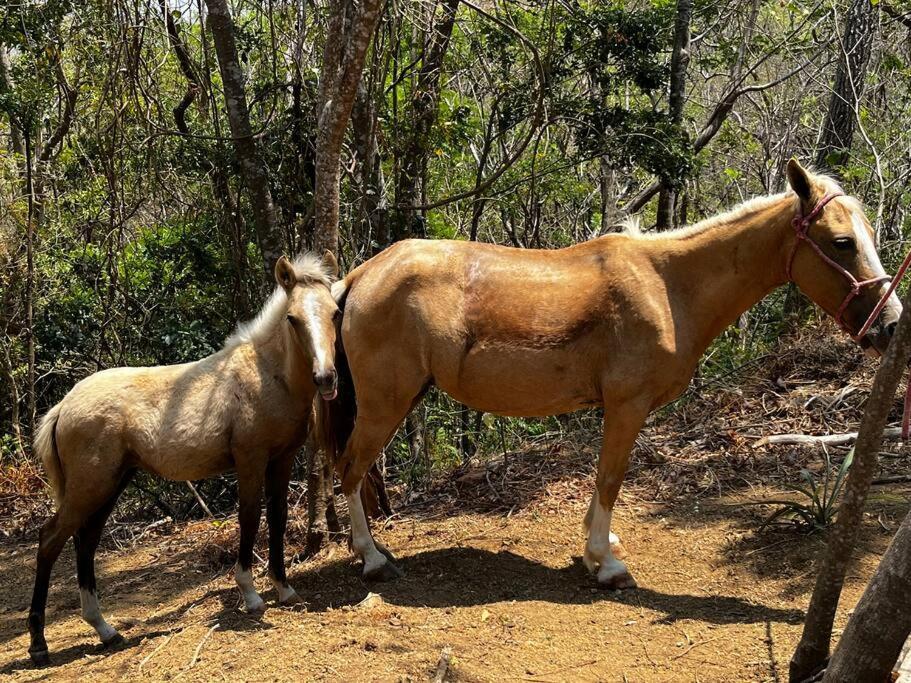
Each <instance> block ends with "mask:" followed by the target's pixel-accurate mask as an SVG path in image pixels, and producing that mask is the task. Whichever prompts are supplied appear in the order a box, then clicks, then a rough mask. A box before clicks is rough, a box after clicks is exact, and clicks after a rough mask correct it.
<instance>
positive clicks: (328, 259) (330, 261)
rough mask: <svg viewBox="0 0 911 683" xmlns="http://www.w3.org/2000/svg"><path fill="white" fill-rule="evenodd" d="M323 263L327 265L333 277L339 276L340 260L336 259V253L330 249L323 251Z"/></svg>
mask: <svg viewBox="0 0 911 683" xmlns="http://www.w3.org/2000/svg"><path fill="white" fill-rule="evenodd" d="M323 265H324V266H326V268H327V269H328V270H329V274H330V275H332V277H338V261H336V260H335V254H333V253H332V252H331V251H329V250H328V249H326V251H324V252H323Z"/></svg>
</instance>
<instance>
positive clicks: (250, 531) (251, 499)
mask: <svg viewBox="0 0 911 683" xmlns="http://www.w3.org/2000/svg"><path fill="white" fill-rule="evenodd" d="M265 470H266V467H265V458H263V459H261V460H260V459H258V458H249V459H247V462H245V463H237V490H238V498H239V499H240V513H239V514H238V520H239V521H240V548H239V549H238V552H237V565H236V566H235V567H234V580H235V581H236V582H237V587H238V588H240V592H241V595H243V598H244V607H245V608H246V610H247V611H248V612H262V611H263V610H265V609H266V603H265V602H263V599H262V598H261V597H260V596H259V593H257V592H256V589H255V588H254V586H253V571H252V567H253V546H254V545H255V544H256V533H257V531H258V530H259V518H260V515H261V513H262V500H263V480H264V478H265Z"/></svg>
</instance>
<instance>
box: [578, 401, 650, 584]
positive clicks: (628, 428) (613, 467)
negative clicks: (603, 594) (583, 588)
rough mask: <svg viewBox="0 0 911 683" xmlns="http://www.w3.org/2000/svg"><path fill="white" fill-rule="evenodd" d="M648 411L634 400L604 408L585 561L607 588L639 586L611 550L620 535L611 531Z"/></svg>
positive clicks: (587, 524) (583, 557)
mask: <svg viewBox="0 0 911 683" xmlns="http://www.w3.org/2000/svg"><path fill="white" fill-rule="evenodd" d="M647 415H648V407H647V406H646V405H637V404H631V403H625V404H621V405H620V406H618V407H613V408H607V407H606V408H605V411H604V440H603V442H602V444H601V457H600V458H599V459H598V475H597V478H596V481H595V484H596V486H597V491H596V493H595V497H594V498H593V499H592V503H591V506H590V507H589V510H588V514H586V516H585V526H586V529H587V531H588V542H587V543H586V545H585V553H584V554H583V556H582V561H583V562H584V563H585V566H586V567H588V570H589V571H591V572H593V573H594V572H596V571H597V577H598V583H599V584H601V585H602V586H604V587H605V588H612V589H620V588H634V587H635V586H636V580H635V579H634V578H633V577H632V575H631V574H630V573H629V571H628V570H627V568H626V565H625V564H623V563H622V562H621V561H620V560H618V559H617V558H616V557H614V554H613V551H612V550H611V545H612V544H613V545H616V543H617V541H618V539H617V537H616V536H615V535H614V534H612V533H611V532H610V525H611V516H612V513H613V509H614V503H615V502H616V500H617V494H618V493H619V492H620V485H621V484H622V483H623V477H624V475H625V474H626V466H627V464H628V463H629V455H630V451H631V450H632V447H633V444H634V443H635V441H636V435H637V434H638V433H639V430H640V428H641V427H642V423H643V422H644V421H645V418H646V416H647Z"/></svg>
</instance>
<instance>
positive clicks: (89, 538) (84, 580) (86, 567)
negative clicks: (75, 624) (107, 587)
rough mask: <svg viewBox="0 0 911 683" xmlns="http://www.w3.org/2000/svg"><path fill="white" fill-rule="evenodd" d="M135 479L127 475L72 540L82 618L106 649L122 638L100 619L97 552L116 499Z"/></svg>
mask: <svg viewBox="0 0 911 683" xmlns="http://www.w3.org/2000/svg"><path fill="white" fill-rule="evenodd" d="M132 478H133V472H132V471H130V472H127V473H126V474H125V475H124V477H123V479H122V480H121V482H120V485H119V486H118V488H117V490H116V491H115V492H114V493H113V494H112V495H111V497H110V498H109V499H108V500H107V502H105V503H104V505H102V506H101V507H100V508H99V509H98V510H97V511H96V512H94V513H93V514H91V515H90V516H89V518H88V519H87V520H86V522H85V523H84V524H83V525H82V527H81V528H80V529H79V531H77V532H76V534H75V535H74V536H73V544H74V545H75V546H76V574H77V577H78V580H79V600H80V602H81V603H82V618H83V619H84V620H85V621H86V622H87V623H88V624H89V625H90V626H91V627H92V628H94V629H95V632H96V633H98V637H99V638H100V639H101V642H102V643H103V644H104V645H116V644H118V643H121V642H123V638H122V637H121V635H120V634H119V633H117V630H116V629H115V628H114V627H113V626H111V625H110V624H108V622H107V621H105V619H104V617H103V616H101V609H100V607H99V605H98V596H97V592H96V591H97V587H96V583H95V552H96V551H97V550H98V543H99V542H100V541H101V534H102V532H103V531H104V525H105V523H106V522H107V521H108V517H110V515H111V511H112V510H113V509H114V506H115V505H116V504H117V499H118V498H119V497H120V494H121V493H122V492H123V490H124V489H125V488H126V486H127V484H128V483H129V482H130V479H132Z"/></svg>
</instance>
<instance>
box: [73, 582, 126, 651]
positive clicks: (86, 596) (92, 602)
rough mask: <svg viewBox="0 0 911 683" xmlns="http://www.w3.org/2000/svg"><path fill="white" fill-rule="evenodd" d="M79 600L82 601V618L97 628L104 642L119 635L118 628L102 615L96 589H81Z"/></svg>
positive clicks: (96, 630)
mask: <svg viewBox="0 0 911 683" xmlns="http://www.w3.org/2000/svg"><path fill="white" fill-rule="evenodd" d="M79 601H80V602H81V603H82V618H83V619H85V620H86V622H88V623H89V625H91V626H92V628H94V629H95V632H96V633H97V634H98V637H99V638H101V642H102V643H109V642H111V640H113V639H114V638H116V637H117V629H115V628H114V627H113V626H111V625H110V624H109V623H108V622H106V621H105V620H104V617H103V616H101V609H100V607H99V606H98V597H97V596H96V595H95V592H94V591H90V590H88V589H87V588H80V589H79Z"/></svg>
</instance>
